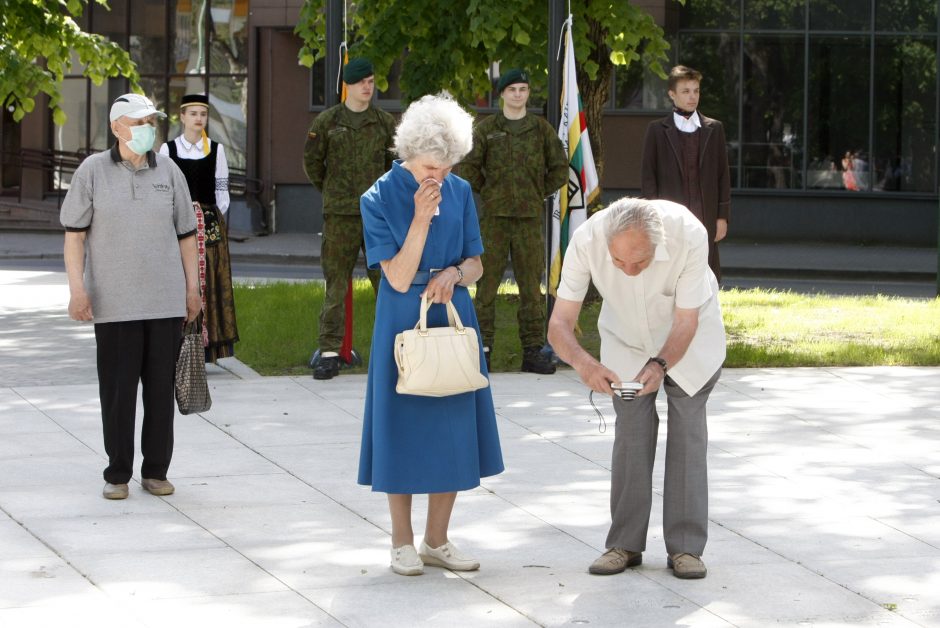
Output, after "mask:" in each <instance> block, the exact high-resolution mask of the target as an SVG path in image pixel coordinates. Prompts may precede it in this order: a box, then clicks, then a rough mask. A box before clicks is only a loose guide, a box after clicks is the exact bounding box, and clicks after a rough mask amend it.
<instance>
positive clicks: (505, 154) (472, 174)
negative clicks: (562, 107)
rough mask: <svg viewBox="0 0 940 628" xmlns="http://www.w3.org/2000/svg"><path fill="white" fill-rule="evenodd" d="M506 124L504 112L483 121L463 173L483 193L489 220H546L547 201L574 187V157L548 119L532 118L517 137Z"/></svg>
mask: <svg viewBox="0 0 940 628" xmlns="http://www.w3.org/2000/svg"><path fill="white" fill-rule="evenodd" d="M506 123H507V119H506V116H504V115H503V113H502V112H500V113H497V114H494V115H491V116H487V117H486V118H483V119H482V120H478V121H477V123H476V124H475V125H474V128H473V150H472V151H470V154H469V155H467V156H466V158H464V160H463V161H462V162H460V166H459V168H458V174H459V175H460V176H461V177H463V178H464V179H466V180H467V181H469V182H470V185H471V186H473V190H474V191H475V192H477V193H478V194H480V197H481V198H482V200H483V208H482V212H481V214H482V215H483V216H509V217H515V218H537V217H540V216H542V215H543V214H544V212H545V203H544V200H545V198H546V197H548V196H550V195H552V194H554V193H555V192H556V191H557V190H558V189H559V188H561V187H563V186H565V185H566V184H567V183H568V158H567V156H566V155H565V151H564V148H563V147H562V145H561V141H560V140H559V139H558V134H557V133H556V132H555V131H554V130H553V129H552V127H551V125H549V124H548V122H547V121H546V120H545V119H544V118H541V117H539V116H535V115H532V114H526V116H525V118H523V119H522V123H523V126H522V129H521V130H520V131H519V132H517V133H512V132H511V131H510V130H509V128H508V125H507V124H506Z"/></svg>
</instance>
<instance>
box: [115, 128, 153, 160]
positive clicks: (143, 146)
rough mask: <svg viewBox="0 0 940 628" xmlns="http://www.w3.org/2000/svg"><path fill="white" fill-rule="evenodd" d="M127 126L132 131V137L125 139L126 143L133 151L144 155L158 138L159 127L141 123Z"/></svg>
mask: <svg viewBox="0 0 940 628" xmlns="http://www.w3.org/2000/svg"><path fill="white" fill-rule="evenodd" d="M124 126H127V128H128V129H130V131H131V139H130V140H123V141H124V144H125V145H127V148H128V149H130V151H131V152H133V153H136V154H138V155H144V154H146V153H147V151H149V150H150V149H151V148H153V143H154V140H156V139H157V129H156V128H155V127H154V126H153V125H152V124H141V125H139V126H128V125H124Z"/></svg>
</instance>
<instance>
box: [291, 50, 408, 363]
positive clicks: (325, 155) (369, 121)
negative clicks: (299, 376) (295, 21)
mask: <svg viewBox="0 0 940 628" xmlns="http://www.w3.org/2000/svg"><path fill="white" fill-rule="evenodd" d="M343 81H344V82H345V83H346V91H347V95H346V100H345V102H342V103H340V104H338V105H336V106H334V107H330V108H329V109H327V110H326V111H324V112H323V113H321V114H319V115H318V116H317V117H316V118H315V119H314V121H313V124H312V125H311V126H310V131H309V132H308V133H307V143H306V146H305V147H304V170H305V171H306V173H307V177H308V178H309V179H310V182H311V183H313V185H315V186H316V187H317V189H318V190H320V193H321V194H322V195H323V241H322V248H321V250H320V263H321V265H322V266H323V276H324V278H325V279H326V296H325V297H324V299H323V307H322V309H321V310H320V338H319V344H320V359H319V361H318V362H317V364H316V366H315V367H314V370H313V377H314V378H315V379H332V378H333V377H335V376H336V375H338V374H339V367H340V357H339V350H340V348H341V347H342V343H343V335H344V333H345V323H346V309H345V298H346V290H347V287H348V286H349V280H350V279H351V278H352V273H353V269H354V268H355V267H356V260H357V259H358V258H359V250H360V249H362V250H365V245H364V243H363V239H362V217H361V216H360V214H359V197H360V196H362V193H363V192H365V191H366V190H368V189H369V186H371V185H372V184H373V183H374V182H375V180H376V179H378V178H379V177H380V176H382V175H383V174H384V173H385V172H387V171H388V169H389V168H390V167H391V165H392V153H391V147H392V138H393V136H394V134H395V118H393V117H392V116H391V114H388V113H386V112H384V111H382V110H381V109H379V108H378V107H376V106H374V105H373V104H372V94H373V92H374V91H375V77H374V72H373V69H372V63H371V62H370V61H369V60H367V59H363V58H357V59H351V60H350V61H349V63H347V64H346V66H345V67H344V68H343ZM369 280H370V281H371V282H372V287H373V288H374V289H375V290H376V291H378V285H379V273H378V271H375V270H372V271H369Z"/></svg>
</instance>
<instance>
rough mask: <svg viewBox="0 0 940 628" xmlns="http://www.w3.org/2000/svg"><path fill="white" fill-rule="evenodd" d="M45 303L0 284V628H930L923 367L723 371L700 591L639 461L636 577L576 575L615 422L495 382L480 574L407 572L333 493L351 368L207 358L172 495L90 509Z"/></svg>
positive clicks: (936, 448) (578, 392) (351, 414)
mask: <svg viewBox="0 0 940 628" xmlns="http://www.w3.org/2000/svg"><path fill="white" fill-rule="evenodd" d="M67 298H68V291H67V288H66V282H65V277H64V274H63V273H60V272H48V271H41V270H21V271H12V270H7V271H0V626H3V627H5V628H19V627H26V626H29V627H32V626H36V627H40V626H41V627H47V626H57V627H58V626H69V627H71V626H94V627H96V628H103V627H110V626H120V627H122V628H128V627H134V626H152V627H157V626H175V627H178V628H182V627H188V626H226V627H235V626H278V627H280V626H283V627H295V626H296V627H301V626H382V627H386V626H417V625H427V626H446V627H447V628H457V627H464V626H696V627H698V626H703V627H704V626H876V625H877V626H882V625H884V626H940V368H900V367H899V368H839V369H829V368H825V369H729V370H726V371H725V372H724V374H723V376H722V379H721V381H720V382H719V384H718V386H717V387H716V388H715V391H714V393H713V395H712V401H711V404H710V407H709V435H710V447H709V479H710V485H711V493H710V506H711V508H710V522H711V524H710V529H709V534H710V540H709V544H708V546H707V549H706V554H705V556H704V559H705V561H706V563H707V565H708V568H709V574H708V577H707V578H706V579H705V580H698V581H695V580H693V581H682V580H678V579H676V578H675V577H673V576H672V574H671V572H670V571H668V570H667V569H666V556H665V549H664V547H663V542H662V535H661V524H662V519H661V506H662V499H661V489H662V458H663V456H662V453H663V451H662V449H660V452H659V453H660V455H659V458H658V463H657V467H656V470H655V476H654V490H655V493H656V494H655V495H654V506H653V519H652V521H651V524H650V531H649V543H648V547H647V552H646V553H645V555H644V563H643V565H642V566H641V567H639V568H636V569H631V570H628V572H626V573H624V574H620V575H616V576H610V577H598V576H591V575H589V574H588V573H587V567H588V565H589V564H590V562H591V561H592V560H593V559H594V558H595V557H596V556H597V555H598V554H599V553H600V552H601V551H602V550H603V545H604V539H605V534H606V529H607V525H608V523H609V513H608V489H609V484H610V474H609V469H610V459H609V456H610V451H611V445H612V443H613V438H614V426H613V425H612V424H611V423H608V425H607V429H606V431H605V432H604V433H600V432H599V429H598V427H599V426H598V421H597V419H596V417H595V416H594V413H593V411H592V410H591V407H590V405H589V404H588V397H587V389H586V388H585V387H584V386H583V385H581V383H580V382H579V380H578V378H577V376H576V375H575V374H574V372H573V371H560V372H559V374H557V375H554V376H547V377H545V376H537V375H531V374H497V375H494V376H493V378H492V386H493V392H494V397H495V400H496V406H497V414H498V424H499V430H500V434H501V438H502V446H503V454H504V458H505V462H506V472H505V473H503V474H502V475H499V476H496V477H493V478H486V479H484V481H483V485H482V486H481V487H480V488H478V489H476V490H473V491H470V492H468V493H465V494H461V496H460V497H459V498H458V500H457V506H456V510H455V515H454V519H453V525H452V529H451V538H452V539H453V540H454V541H455V542H456V543H457V544H458V545H459V547H460V548H461V549H462V550H464V551H465V552H466V553H468V554H471V555H473V556H474V557H477V558H479V560H480V562H481V563H482V568H481V569H480V571H478V572H473V573H459V574H458V573H453V572H449V571H445V570H442V569H438V568H433V567H428V568H426V573H425V574H424V575H423V576H420V577H412V578H407V577H401V576H397V575H395V574H393V573H392V572H391V571H390V569H389V567H388V561H389V553H388V548H389V546H390V520H389V515H388V511H387V507H386V501H385V499H384V496H383V495H381V494H373V493H371V492H370V491H369V489H368V488H365V487H361V486H358V485H357V484H356V480H355V478H356V468H357V463H358V455H359V439H360V430H361V420H362V419H361V415H362V406H363V394H364V389H365V376H364V375H341V376H340V377H338V378H337V379H335V380H332V381H328V382H320V381H314V380H313V379H312V378H310V377H292V378H286V377H259V376H257V375H256V374H255V373H254V372H253V371H251V369H249V368H247V367H245V366H244V365H241V364H240V363H238V362H237V360H234V359H232V360H228V361H224V362H225V364H224V367H222V368H219V367H212V368H210V385H211V388H212V395H213V400H214V403H213V407H212V409H211V411H209V412H206V413H204V414H202V415H194V416H181V415H178V416H177V420H176V443H177V444H176V450H175V455H174V460H173V465H172V467H171V469H170V474H169V477H170V479H171V480H172V481H173V482H174V483H175V485H176V487H177V492H176V494H174V495H172V496H169V497H165V498H159V497H154V496H151V495H149V494H148V493H145V492H144V491H143V490H142V489H141V488H140V485H139V477H135V479H134V481H132V483H131V495H130V497H129V498H128V499H127V500H124V501H107V500H105V499H103V498H102V497H101V488H102V485H103V480H102V479H101V471H102V468H103V467H104V465H105V461H106V459H105V455H104V452H103V445H102V439H101V424H100V414H99V408H98V399H97V395H98V391H97V383H96V375H95V367H94V337H93V332H92V328H91V327H90V326H89V325H81V324H78V323H74V322H72V321H70V320H68V317H67V315H66V311H65V310H66V301H67ZM600 407H601V409H602V411H603V412H604V414H605V415H606V416H607V419H608V421H611V420H612V418H613V412H612V409H611V407H610V404H609V402H606V401H605V402H604V403H603V404H601V406H600ZM661 410H663V412H662V414H663V418H664V419H665V413H664V404H661ZM402 418H403V420H407V417H402ZM442 420H446V417H442ZM667 429H668V425H667V424H666V421H665V420H663V422H662V426H661V433H660V443H661V444H663V443H664V442H665V432H666V430H667ZM138 465H139V461H138ZM416 504H417V509H416V518H415V524H416V525H415V527H416V530H417V531H419V533H418V539H417V540H419V541H420V530H421V529H423V516H424V507H425V504H426V500H424V499H417V500H416Z"/></svg>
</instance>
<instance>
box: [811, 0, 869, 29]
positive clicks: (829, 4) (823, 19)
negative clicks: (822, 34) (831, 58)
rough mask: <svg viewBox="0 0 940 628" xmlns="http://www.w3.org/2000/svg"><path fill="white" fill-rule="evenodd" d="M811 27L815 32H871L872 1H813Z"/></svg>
mask: <svg viewBox="0 0 940 628" xmlns="http://www.w3.org/2000/svg"><path fill="white" fill-rule="evenodd" d="M809 27H810V30H814V31H863V30H869V29H870V28H871V0H825V1H824V2H821V1H819V0H815V1H813V0H811V1H810V3H809Z"/></svg>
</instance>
